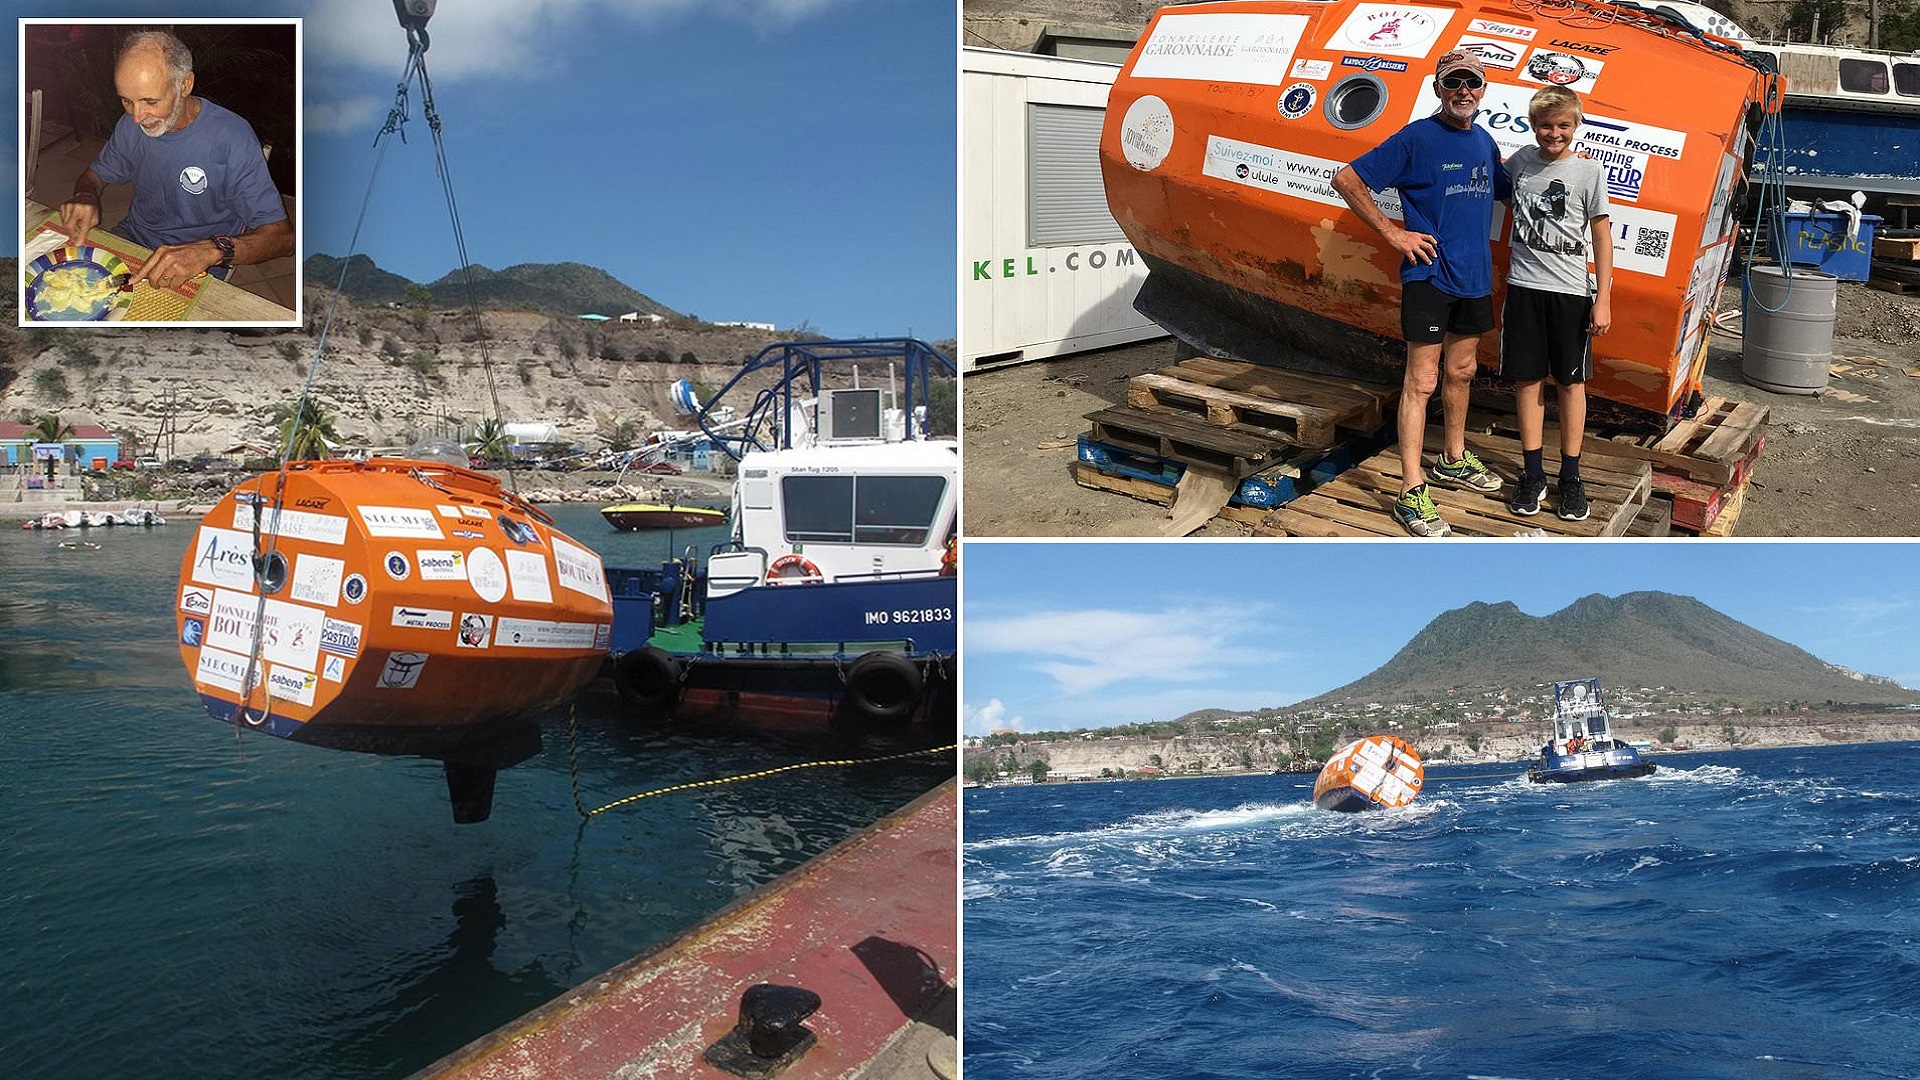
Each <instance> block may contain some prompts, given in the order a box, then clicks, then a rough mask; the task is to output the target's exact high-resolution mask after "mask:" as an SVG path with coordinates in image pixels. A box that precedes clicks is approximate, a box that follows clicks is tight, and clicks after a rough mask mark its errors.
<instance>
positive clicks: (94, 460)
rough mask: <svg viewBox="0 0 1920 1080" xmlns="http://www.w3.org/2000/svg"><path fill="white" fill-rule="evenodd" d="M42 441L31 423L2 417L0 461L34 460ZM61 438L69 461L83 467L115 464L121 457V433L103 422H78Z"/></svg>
mask: <svg viewBox="0 0 1920 1080" xmlns="http://www.w3.org/2000/svg"><path fill="white" fill-rule="evenodd" d="M39 441H40V440H38V439H36V438H35V437H34V436H33V429H32V428H31V427H29V426H28V425H26V424H22V423H20V422H18V421H14V420H0V465H27V464H32V463H33V462H34V453H33V448H34V446H35V445H37V444H38V443H39ZM60 442H61V444H62V445H63V446H65V447H66V456H65V458H64V460H65V462H66V463H68V464H70V465H73V466H75V467H77V468H80V469H106V468H111V467H112V465H113V463H114V462H116V461H118V460H120V437H119V436H118V435H115V434H114V433H113V432H111V431H108V430H107V429H106V428H103V427H101V426H100V425H99V424H75V425H73V432H72V433H71V434H69V435H68V436H67V437H66V438H64V439H62V440H60Z"/></svg>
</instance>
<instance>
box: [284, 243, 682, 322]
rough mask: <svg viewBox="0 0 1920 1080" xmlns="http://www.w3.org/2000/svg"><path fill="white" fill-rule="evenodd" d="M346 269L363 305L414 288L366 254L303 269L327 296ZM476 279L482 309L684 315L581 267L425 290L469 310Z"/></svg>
mask: <svg viewBox="0 0 1920 1080" xmlns="http://www.w3.org/2000/svg"><path fill="white" fill-rule="evenodd" d="M343 264H344V265H346V266H348V268H349V269H348V271H347V277H346V285H345V290H344V291H345V294H346V295H347V296H348V297H349V298H351V299H352V300H353V301H354V302H355V303H357V304H361V305H364V306H381V305H387V304H401V303H405V302H406V298H407V297H406V294H407V287H408V286H409V285H413V284H415V282H413V281H409V280H408V279H406V278H404V277H401V276H400V275H399V274H394V273H390V272H388V271H386V270H382V269H381V268H380V267H379V266H378V265H377V264H375V263H374V261H373V260H372V259H369V258H368V257H366V256H365V255H355V256H354V257H353V258H352V259H351V260H341V259H337V258H335V257H333V256H331V255H310V256H308V257H307V260H306V262H305V263H304V264H302V265H303V266H304V268H305V272H306V280H307V282H308V283H309V284H313V285H319V286H322V287H324V288H326V289H328V290H329V291H331V290H332V288H333V287H334V284H335V282H337V281H339V280H340V267H341V266H342V265H343ZM469 276H470V277H471V278H472V281H473V297H474V300H475V302H477V304H478V305H479V307H480V308H481V309H482V310H491V309H503V310H518V311H542V312H545V313H547V314H549V315H555V316H560V317H563V318H571V317H573V316H577V315H582V314H597V315H610V316H617V315H622V314H625V313H627V312H630V311H637V312H639V313H641V314H643V315H663V316H666V317H667V318H670V319H672V318H679V317H680V313H679V312H677V311H674V310H673V309H672V308H670V307H667V306H666V305H665V304H662V303H660V302H659V301H657V300H655V299H653V298H652V297H650V296H648V295H646V294H645V293H642V292H639V291H638V290H635V289H633V288H632V287H630V286H628V285H626V284H624V283H622V282H621V281H619V280H617V279H615V278H614V277H613V275H611V274H609V273H607V272H606V271H605V270H601V269H599V268H598V267H593V266H586V265H583V264H581V263H573V262H567V263H521V264H519V265H517V266H509V267H507V268H506V269H505V270H489V269H488V268H486V267H485V266H482V265H480V264H478V263H475V264H474V265H472V266H470V267H468V268H467V273H465V274H463V273H462V272H461V271H460V270H458V269H454V270H450V271H448V272H447V273H446V274H445V275H444V276H442V277H441V278H440V279H439V280H438V281H433V282H429V283H427V284H426V286H425V288H426V290H427V292H428V293H429V294H430V295H431V296H432V297H433V305H434V306H435V307H441V308H463V307H466V306H467V305H468V294H467V287H466V279H467V278H468V277H469Z"/></svg>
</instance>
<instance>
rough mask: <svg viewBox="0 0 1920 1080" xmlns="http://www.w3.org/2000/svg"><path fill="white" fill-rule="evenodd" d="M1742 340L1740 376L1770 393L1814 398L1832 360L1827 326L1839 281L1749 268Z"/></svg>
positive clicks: (1811, 272) (1801, 272)
mask: <svg viewBox="0 0 1920 1080" xmlns="http://www.w3.org/2000/svg"><path fill="white" fill-rule="evenodd" d="M1748 273H1749V276H1748V281H1749V282H1750V285H1751V289H1750V291H1749V292H1748V294H1747V309H1746V319H1745V325H1746V331H1745V336H1746V341H1745V343H1744V347H1743V349H1742V351H1741V355H1740V373H1741V374H1742V375H1743V376H1745V377H1746V380H1747V381H1748V382H1749V383H1752V384H1753V385H1755V386H1757V387H1759V388H1761V389H1762V390H1771V391H1773V392H1774V393H1776V394H1818V393H1820V392H1821V391H1822V390H1825V389H1826V388H1827V377H1828V374H1829V373H1828V365H1830V364H1831V363H1832V362H1833V323H1834V319H1835V317H1836V315H1837V313H1838V310H1839V302H1840V297H1839V293H1838V282H1839V280H1840V279H1839V278H1836V277H1834V276H1833V275H1832V274H1828V273H1823V272H1821V271H1819V270H1806V269H1800V268H1796V269H1795V270H1794V271H1793V273H1792V275H1791V276H1789V275H1788V274H1787V273H1786V272H1785V271H1783V270H1781V269H1780V268H1779V267H1777V266H1755V267H1752V268H1751V269H1750V270H1749V272H1748Z"/></svg>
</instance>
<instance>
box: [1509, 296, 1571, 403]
mask: <svg viewBox="0 0 1920 1080" xmlns="http://www.w3.org/2000/svg"><path fill="white" fill-rule="evenodd" d="M1592 317H1593V298H1592V297H1588V296H1575V295H1573V294H1572V293H1557V292H1545V291H1543V290H1540V289H1529V288H1527V287H1526V286H1525V285H1513V284H1509V285H1508V286H1507V308H1506V312H1505V313H1504V315H1503V316H1502V318H1501V319H1500V374H1502V375H1505V376H1506V377H1507V378H1510V379H1517V380H1519V381H1520V382H1533V381H1535V380H1537V379H1544V378H1546V377H1547V375H1548V374H1549V373H1551V374H1552V375H1553V381H1554V382H1556V383H1559V384H1560V385H1561V386H1572V385H1574V384H1576V383H1583V382H1586V381H1587V380H1588V379H1590V378H1592V377H1593V349H1592V339H1591V338H1590V337H1589V335H1588V334H1587V326H1588V323H1589V321H1590V320H1591V319H1592Z"/></svg>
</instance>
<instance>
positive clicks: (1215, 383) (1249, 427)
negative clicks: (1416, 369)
mask: <svg viewBox="0 0 1920 1080" xmlns="http://www.w3.org/2000/svg"><path fill="white" fill-rule="evenodd" d="M1399 393H1400V390H1399V387H1397V386H1384V385H1380V384H1375V383H1363V382H1355V381H1351V380H1344V379H1333V378H1328V377H1325V376H1319V375H1307V374H1303V373H1301V372H1295V371H1286V370H1283V369H1280V368H1271V367H1264V366H1261V365H1259V364H1245V363H1240V362H1238V361H1233V360H1220V359H1216V358H1213V357H1195V358H1193V359H1189V360H1185V361H1182V362H1181V363H1179V364H1175V365H1173V366H1171V367H1167V368H1162V369H1161V370H1159V371H1156V372H1149V373H1147V374H1145V375H1139V376H1136V377H1135V378H1134V379H1133V381H1132V382H1131V383H1130V384H1129V386H1128V389H1127V404H1126V405H1125V406H1122V407H1115V408H1110V409H1103V410H1101V411H1100V412H1097V413H1090V414H1088V416H1087V419H1088V420H1089V421H1091V422H1092V423H1093V425H1094V438H1096V439H1097V440H1099V441H1101V442H1105V443H1110V444H1112V445H1114V446H1118V447H1121V448H1122V449H1126V450H1129V451H1133V452H1135V453H1143V454H1148V455H1151V456H1155V457H1163V458H1171V459H1173V460H1176V461H1181V462H1184V463H1187V464H1192V465H1200V466H1204V467H1206V468H1210V469H1218V470H1221V471H1224V472H1227V473H1228V474H1229V475H1232V476H1234V477H1236V478H1237V477H1243V476H1247V475H1250V474H1252V473H1255V472H1258V471H1260V470H1261V469H1262V468H1265V467H1267V466H1269V465H1271V464H1272V463H1274V462H1275V461H1278V460H1280V454H1281V452H1282V450H1283V449H1284V448H1289V447H1311V448H1319V449H1325V448H1330V447H1332V446H1334V445H1335V444H1336V443H1337V442H1339V441H1340V439H1341V437H1342V436H1341V432H1342V431H1346V432H1361V433H1367V432H1372V431H1375V430H1376V429H1378V428H1379V427H1380V426H1381V424H1382V423H1383V422H1384V420H1385V418H1386V415H1387V413H1388V411H1389V409H1390V408H1391V407H1392V405H1393V403H1394V402H1396V401H1397V400H1398V399H1399Z"/></svg>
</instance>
